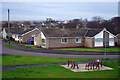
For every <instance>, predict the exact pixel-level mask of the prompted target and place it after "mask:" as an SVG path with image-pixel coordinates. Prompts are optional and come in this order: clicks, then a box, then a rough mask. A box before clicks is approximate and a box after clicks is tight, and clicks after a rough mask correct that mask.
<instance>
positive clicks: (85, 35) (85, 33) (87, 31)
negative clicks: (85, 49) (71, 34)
mask: <svg viewBox="0 0 120 80" xmlns="http://www.w3.org/2000/svg"><path fill="white" fill-rule="evenodd" d="M88 31H89V29H87V31H86V33H85V35H84V37H85V36H86V34H87V33H88Z"/></svg>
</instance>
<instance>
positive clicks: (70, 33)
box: [42, 29, 87, 37]
mask: <svg viewBox="0 0 120 80" xmlns="http://www.w3.org/2000/svg"><path fill="white" fill-rule="evenodd" d="M86 31H87V30H86V29H64V30H63V29H45V30H42V32H43V34H44V35H45V36H46V37H83V36H84V34H85V33H86Z"/></svg>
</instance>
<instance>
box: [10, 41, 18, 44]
mask: <svg viewBox="0 0 120 80" xmlns="http://www.w3.org/2000/svg"><path fill="white" fill-rule="evenodd" d="M10 42H11V43H14V44H19V43H18V42H16V41H10Z"/></svg>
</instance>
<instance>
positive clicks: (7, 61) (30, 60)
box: [2, 55, 114, 66]
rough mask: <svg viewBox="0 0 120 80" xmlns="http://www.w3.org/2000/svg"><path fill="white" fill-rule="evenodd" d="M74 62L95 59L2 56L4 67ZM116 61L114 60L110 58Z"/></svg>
mask: <svg viewBox="0 0 120 80" xmlns="http://www.w3.org/2000/svg"><path fill="white" fill-rule="evenodd" d="M68 59H69V60H72V61H91V60H94V59H93V58H51V57H39V56H26V55H7V56H2V64H3V66H16V65H29V64H47V63H61V62H67V60H68ZM108 59H114V58H108Z"/></svg>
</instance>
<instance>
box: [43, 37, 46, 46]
mask: <svg viewBox="0 0 120 80" xmlns="http://www.w3.org/2000/svg"><path fill="white" fill-rule="evenodd" d="M42 39H43V38H42ZM44 40H45V42H44V43H43V42H42V44H45V46H42V47H46V39H44Z"/></svg>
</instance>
